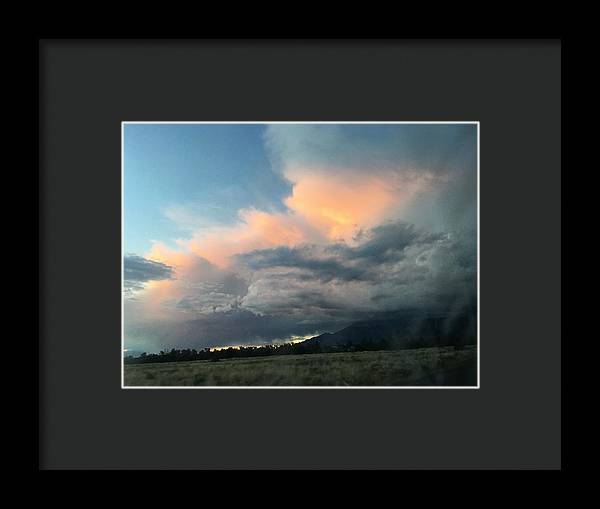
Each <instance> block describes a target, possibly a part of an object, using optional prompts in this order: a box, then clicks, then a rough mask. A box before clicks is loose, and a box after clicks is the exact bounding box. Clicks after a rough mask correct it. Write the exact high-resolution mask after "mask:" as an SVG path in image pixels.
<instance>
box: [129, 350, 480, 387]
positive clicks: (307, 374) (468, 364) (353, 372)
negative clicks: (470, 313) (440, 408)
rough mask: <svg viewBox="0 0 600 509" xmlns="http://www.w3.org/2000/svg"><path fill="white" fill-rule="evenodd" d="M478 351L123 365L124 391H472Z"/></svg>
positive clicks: (323, 354) (286, 356) (428, 351)
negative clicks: (437, 388) (374, 388)
mask: <svg viewBox="0 0 600 509" xmlns="http://www.w3.org/2000/svg"><path fill="white" fill-rule="evenodd" d="M476 384H477V349H476V347H474V346H465V347H462V348H459V349H456V348H454V347H434V348H418V349H411V350H399V351H360V352H340V353H314V354H312V355H272V356H268V357H265V356H263V357H258V356H257V357H248V358H229V359H222V360H221V361H220V362H211V361H210V360H202V361H190V362H170V363H155V364H133V365H132V364H127V365H125V386H128V387H143V386H158V387H168V386H171V387H173V386H175V387H184V386H210V387H214V386H221V387H232V386H233V387H252V386H261V387H278V386H279V387H281V386H285V387H290V386H292V387H306V386H310V387H318V386H342V387H343V386H349V387H369V386H475V385H476Z"/></svg>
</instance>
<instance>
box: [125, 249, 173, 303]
mask: <svg viewBox="0 0 600 509" xmlns="http://www.w3.org/2000/svg"><path fill="white" fill-rule="evenodd" d="M173 278H174V270H173V267H171V266H169V265H165V264H164V263H160V262H155V261H152V260H147V259H146V258H144V257H142V256H138V255H135V254H128V255H125V257H124V260H123V289H124V291H125V293H126V294H129V295H131V294H132V293H133V292H135V291H136V290H141V289H142V288H144V283H146V282H148V281H159V280H163V279H173Z"/></svg>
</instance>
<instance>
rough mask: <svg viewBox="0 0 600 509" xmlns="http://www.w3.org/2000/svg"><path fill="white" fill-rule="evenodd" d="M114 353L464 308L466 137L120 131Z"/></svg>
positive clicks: (441, 131)
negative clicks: (117, 340) (119, 308)
mask: <svg viewBox="0 0 600 509" xmlns="http://www.w3.org/2000/svg"><path fill="white" fill-rule="evenodd" d="M123 149H124V157H123V159H124V169H123V171H124V177H123V179H124V246H123V248H124V281H123V297H124V347H125V349H127V350H136V351H146V352H157V351H159V350H162V349H171V348H206V347H211V348H212V347H223V346H228V345H231V346H237V345H260V344H266V343H279V342H285V341H298V340H301V339H303V338H308V337H312V336H314V335H317V334H320V333H322V332H334V331H336V330H339V329H340V328H343V327H344V326H347V325H349V324H351V323H353V322H355V321H359V320H365V319H371V318H372V319H375V318H381V317H386V316H394V315H395V314H397V313H401V312H406V311H407V310H419V311H420V312H422V313H440V312H450V311H449V310H457V309H460V308H462V307H465V306H469V305H472V303H473V301H474V300H475V299H476V279H477V125H476V124H135V123H128V124H125V125H124V144H123Z"/></svg>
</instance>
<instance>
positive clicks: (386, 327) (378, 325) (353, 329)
mask: <svg viewBox="0 0 600 509" xmlns="http://www.w3.org/2000/svg"><path fill="white" fill-rule="evenodd" d="M317 341H318V342H319V345H320V346H321V347H335V346H347V345H358V344H363V343H369V342H372V343H387V344H388V345H389V346H391V347H395V348H416V347H425V346H448V345H456V344H475V343H476V341H477V313H476V311H475V310H473V309H467V310H464V311H462V312H460V313H457V314H449V313H448V314H436V315H423V314H419V313H412V314H405V315H403V316H400V317H396V318H385V319H379V320H365V321H360V322H356V323H354V324H352V325H350V326H348V327H346V328H344V329H341V330H339V331H337V332H334V333H329V332H326V333H324V334H321V335H319V336H315V337H313V338H310V339H307V340H306V341H304V342H303V343H305V344H307V345H313V344H314V343H316V342H317Z"/></svg>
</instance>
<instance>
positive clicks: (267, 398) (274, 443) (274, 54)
mask: <svg viewBox="0 0 600 509" xmlns="http://www.w3.org/2000/svg"><path fill="white" fill-rule="evenodd" d="M561 60H562V41H561V39H560V38H555V39H512V40H485V39H473V40H453V39H446V40H444V39H436V40H402V39H385V40H381V39H379V40H378V39H370V40H350V39H347V40H250V39H229V40H199V39H198V40H194V39H185V40H183V39H182V40H179V39H153V40H151V39H146V40H137V39H131V40H124V39H122V40H117V39H106V40H102V39H53V38H47V39H40V40H39V41H38V66H39V67H38V69H39V71H38V72H39V74H38V79H39V88H38V115H39V140H38V143H39V175H40V181H39V185H40V196H39V221H40V224H39V256H40V260H39V261H40V280H39V294H40V295H39V297H40V338H39V352H38V356H39V366H38V376H39V378H38V382H39V384H38V386H39V394H38V398H39V399H38V404H39V414H38V424H39V458H38V468H40V469H42V470H46V469H317V468H319V469H553V470H555V469H560V468H561V465H562V457H561V456H562V455H561V453H562V448H561V431H562V429H561V428H562V426H561V410H562V376H561V367H562V362H561V355H562V353H563V350H562V348H563V345H562V341H561V325H562V324H561V309H562V308H561V213H562V210H561V176H562V175H561V166H562V164H561V163H562V157H563V153H562V152H561V146H562V145H561V144H562V142H563V138H562V124H561V121H564V118H561V113H562V98H563V94H564V90H563V88H562V79H561V78H562V61H561ZM465 119H466V120H477V121H479V122H480V129H481V131H480V134H481V144H480V147H481V173H480V176H481V239H480V242H481V271H482V272H481V349H482V350H481V388H480V389H479V390H476V391H460V390H456V391H453V390H444V391H410V390H407V391H361V390H355V391H326V390H324V391H258V390H257V391H253V390H246V391H238V392H236V391H227V390H221V391H210V390H207V391H179V390H172V391H124V390H123V389H121V386H120V368H121V350H120V311H121V310H120V274H121V273H120V257H121V244H120V242H121V237H120V225H121V218H120V215H121V200H120V168H121V167H120V157H121V155H120V126H121V121H123V120H193V121H195V120H373V121H377V120H441V121H443V120H448V121H456V120H465ZM92 290H93V291H92ZM249 437H251V439H249ZM448 437H451V439H448ZM349 443H352V444H353V446H352V447H348V444H349Z"/></svg>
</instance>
